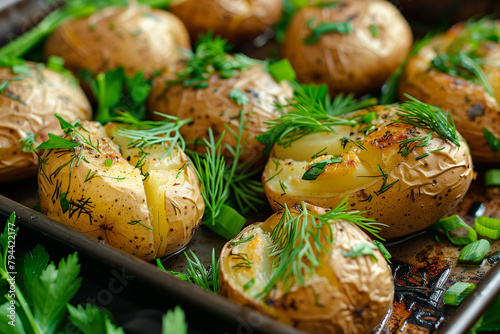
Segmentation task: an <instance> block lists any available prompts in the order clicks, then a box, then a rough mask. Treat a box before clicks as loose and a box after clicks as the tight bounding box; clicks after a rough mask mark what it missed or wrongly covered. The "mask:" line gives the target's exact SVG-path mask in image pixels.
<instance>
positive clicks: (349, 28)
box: [304, 20, 354, 44]
mask: <svg viewBox="0 0 500 334" xmlns="http://www.w3.org/2000/svg"><path fill="white" fill-rule="evenodd" d="M309 28H311V34H310V35H309V36H308V37H307V38H305V39H304V43H305V44H315V43H317V42H318V41H319V39H320V38H321V36H323V35H324V34H328V33H332V32H336V33H339V34H342V35H345V34H349V33H351V32H353V31H354V26H353V25H352V24H351V22H350V21H349V20H348V21H343V22H321V23H320V24H316V22H315V21H314V20H313V21H311V22H309Z"/></svg>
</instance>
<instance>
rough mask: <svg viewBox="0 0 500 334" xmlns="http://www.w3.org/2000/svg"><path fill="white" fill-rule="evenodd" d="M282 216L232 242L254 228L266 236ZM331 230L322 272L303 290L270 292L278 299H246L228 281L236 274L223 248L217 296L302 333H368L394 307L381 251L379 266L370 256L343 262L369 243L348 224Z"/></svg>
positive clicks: (228, 249) (390, 280)
mask: <svg viewBox="0 0 500 334" xmlns="http://www.w3.org/2000/svg"><path fill="white" fill-rule="evenodd" d="M308 210H309V211H310V212H314V213H316V214H322V213H324V212H325V209H323V208H319V207H314V206H312V205H308ZM293 212H294V211H293V210H292V213H293ZM281 214H282V212H278V213H276V214H274V215H273V216H271V217H270V218H269V219H268V220H266V221H265V222H264V223H255V224H252V225H250V226H248V227H247V228H245V229H244V230H243V231H242V232H240V234H239V235H238V236H237V237H236V238H234V239H233V240H239V239H240V238H241V236H242V235H244V234H245V233H248V232H247V231H249V230H251V229H252V228H260V229H262V230H264V231H265V232H266V233H270V232H271V231H272V229H273V227H274V226H275V225H276V224H277V223H278V222H279V219H280V217H281ZM332 227H333V240H334V242H333V246H330V247H329V251H330V256H328V257H327V258H323V259H322V261H323V262H322V264H323V265H322V267H321V269H319V270H318V272H317V273H315V274H314V276H312V277H308V278H307V279H306V284H305V286H303V287H300V286H297V285H296V286H294V287H292V289H291V291H290V292H289V293H288V294H283V292H282V291H278V292H277V293H276V290H273V291H274V293H276V295H275V296H271V295H269V296H267V297H266V298H265V299H264V300H262V301H258V300H256V299H255V298H252V296H249V295H248V294H246V293H245V291H244V290H243V288H242V286H240V285H239V284H238V282H236V280H235V279H234V277H232V271H233V270H234V269H232V268H231V266H230V257H231V254H232V251H233V249H234V246H231V244H230V242H228V243H226V245H225V246H224V248H223V249H222V252H221V258H220V263H221V266H220V275H219V277H220V294H221V295H223V296H225V297H227V298H228V299H230V300H232V301H234V302H235V303H237V304H240V305H246V306H250V307H252V308H254V309H257V310H258V311H260V312H262V313H265V314H267V315H270V316H272V317H274V318H276V319H278V320H279V321H281V322H284V323H286V324H289V325H291V326H293V327H296V328H298V329H301V330H304V331H305V332H310V333H368V332H369V331H370V330H371V329H373V328H374V327H375V326H376V325H377V324H378V323H380V321H381V320H382V318H383V317H384V316H385V314H387V312H388V311H389V310H390V307H391V305H392V301H393V298H394V282H393V278H392V273H391V270H390V268H389V266H388V265H387V263H386V261H385V259H384V257H383V256H382V254H381V253H380V252H379V251H374V254H375V256H376V257H377V261H372V259H370V258H369V257H368V256H366V257H355V258H351V257H346V256H344V255H343V254H342V253H341V250H343V251H346V252H348V251H349V250H351V248H352V246H353V245H354V244H357V243H370V242H371V239H370V238H369V237H368V236H367V235H366V234H365V233H364V232H363V231H362V230H361V229H360V228H359V227H357V226H355V225H353V224H351V223H349V222H346V221H337V222H335V223H334V224H332ZM238 270H245V269H243V268H242V269H238ZM278 290H279V288H278ZM272 293H273V292H272ZM272 293H271V294H272Z"/></svg>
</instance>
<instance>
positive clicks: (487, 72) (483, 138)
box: [399, 19, 500, 163]
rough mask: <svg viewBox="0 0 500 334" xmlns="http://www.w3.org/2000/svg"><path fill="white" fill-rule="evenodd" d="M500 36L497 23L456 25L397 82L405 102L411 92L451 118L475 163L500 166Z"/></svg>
mask: <svg viewBox="0 0 500 334" xmlns="http://www.w3.org/2000/svg"><path fill="white" fill-rule="evenodd" d="M499 35H500V28H499V22H498V21H492V20H488V19H482V20H479V21H475V22H469V23H460V24H457V25H455V26H453V27H452V28H451V29H449V30H448V31H447V32H445V33H443V34H440V35H437V36H435V37H434V38H433V39H432V40H431V41H430V42H429V44H428V45H426V46H424V47H422V48H421V49H420V51H419V52H418V53H417V54H416V55H415V56H412V57H410V59H409V60H408V62H407V64H406V66H405V68H404V71H403V74H402V76H401V79H400V82H399V99H400V100H401V101H404V100H405V97H404V94H409V95H412V96H414V97H416V98H418V99H420V100H422V101H424V102H426V103H429V104H433V105H436V106H438V107H440V108H443V109H445V110H448V111H449V112H450V113H451V114H452V116H453V119H454V121H455V124H456V127H457V129H458V131H459V132H460V133H461V134H462V135H463V136H464V138H465V139H466V140H467V142H468V144H469V146H470V148H471V152H472V157H473V159H474V162H482V163H498V162H500V151H499V149H500V147H499V144H498V141H499V140H500V105H499V102H498V101H499V98H500V84H499V83H500V69H499V66H500V58H499V57H498V55H499V54H500V43H499V41H498V38H499ZM481 77H483V78H484V79H481ZM488 136H492V138H491V139H489V140H487V138H488ZM495 140H496V142H497V143H496V144H495V143H494V142H495Z"/></svg>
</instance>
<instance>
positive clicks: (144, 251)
mask: <svg viewBox="0 0 500 334" xmlns="http://www.w3.org/2000/svg"><path fill="white" fill-rule="evenodd" d="M82 127H83V129H82V130H81V131H82V132H83V133H84V135H85V136H87V131H89V134H88V135H89V136H90V137H89V138H90V141H91V142H92V143H99V144H98V145H99V146H98V148H99V151H100V152H98V151H97V150H95V149H91V148H89V147H88V146H86V145H83V146H82V147H80V146H79V147H76V148H75V149H74V153H73V150H67V149H66V150H58V149H52V150H48V151H47V154H46V155H45V156H44V158H45V159H47V163H46V164H44V165H43V167H42V171H43V172H44V173H41V174H40V175H39V187H40V199H41V203H40V205H41V207H42V210H43V212H44V213H45V214H47V215H48V216H50V217H52V218H54V219H55V220H58V221H61V222H62V223H64V224H66V225H70V226H72V227H74V228H76V229H77V230H79V231H81V232H84V233H87V234H89V235H91V236H93V237H96V238H98V239H100V240H103V241H104V242H105V243H108V244H110V245H112V246H115V247H117V248H120V249H122V250H124V251H126V252H128V253H130V254H132V255H135V256H138V257H140V258H143V259H145V260H151V259H154V258H159V257H163V256H165V255H168V254H170V253H173V252H175V251H177V250H179V249H181V248H182V247H184V246H185V245H186V244H187V243H188V242H189V241H190V240H191V238H192V237H193V235H194V233H195V232H196V230H197V228H198V227H199V224H200V223H201V217H202V215H203V211H204V202H203V198H202V197H201V192H200V184H199V180H198V178H197V176H196V172H195V171H194V169H193V167H192V166H190V165H189V162H188V159H187V157H186V156H185V154H184V153H183V152H182V150H181V149H180V148H177V147H175V148H174V149H173V151H172V154H171V155H168V154H166V152H167V150H166V148H165V147H163V146H161V145H155V146H152V147H149V148H148V147H146V148H144V151H145V152H146V154H145V156H144V160H143V162H144V164H142V162H141V163H140V164H142V170H141V169H140V167H141V166H140V165H137V164H138V163H139V149H138V148H134V149H130V148H129V145H128V144H129V139H128V138H126V137H124V136H123V135H121V134H120V133H119V131H118V130H119V129H120V128H123V127H124V125H116V124H109V125H107V126H106V129H104V128H103V127H101V126H99V125H97V123H92V122H85V123H83V124H82ZM106 132H107V133H106ZM77 138H78V137H77ZM79 154H82V156H83V159H81V160H80V162H79V163H78V164H77V163H73V164H72V163H68V164H66V163H67V162H68V161H70V159H71V158H72V157H73V156H79ZM148 173H149V174H148ZM44 175H46V177H45V176H44ZM66 189H67V192H64V191H65V190H66ZM64 193H65V194H66V195H65V198H66V199H67V200H68V201H69V210H65V208H64V205H63V204H62V202H61V200H60V198H61V195H62V194H64ZM81 201H85V206H84V209H85V210H83V211H81V212H80V211H79V210H80V209H79V208H78V207H77V204H78V203H80V202H81Z"/></svg>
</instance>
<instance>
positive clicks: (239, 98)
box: [229, 88, 249, 106]
mask: <svg viewBox="0 0 500 334" xmlns="http://www.w3.org/2000/svg"><path fill="white" fill-rule="evenodd" d="M229 98H230V99H232V100H233V101H234V102H236V104H237V105H239V106H246V105H247V104H248V102H249V100H248V96H247V95H246V94H245V93H244V92H242V91H241V90H239V89H238V88H234V89H233V90H231V91H230V92H229Z"/></svg>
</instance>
